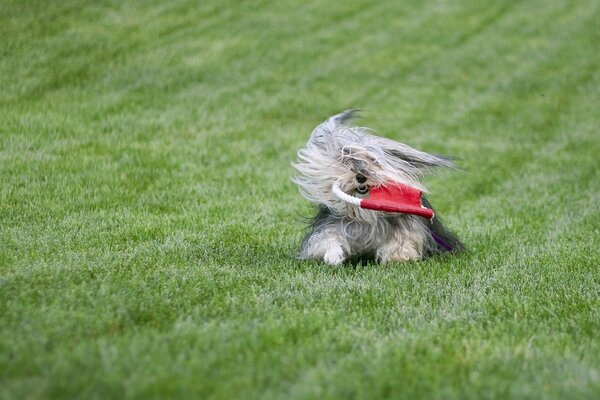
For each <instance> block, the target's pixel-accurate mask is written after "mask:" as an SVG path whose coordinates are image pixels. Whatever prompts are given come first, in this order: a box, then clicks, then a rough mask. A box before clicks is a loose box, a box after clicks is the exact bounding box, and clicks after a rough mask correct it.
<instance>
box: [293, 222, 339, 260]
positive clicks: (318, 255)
mask: <svg viewBox="0 0 600 400" xmlns="http://www.w3.org/2000/svg"><path fill="white" fill-rule="evenodd" d="M347 247H348V246H346V248H347ZM300 258H304V259H313V260H323V261H324V262H325V263H327V264H329V265H341V264H342V263H343V262H344V261H345V260H346V258H347V251H346V250H344V241H343V239H342V238H341V237H340V236H339V235H338V233H337V230H336V229H333V228H332V229H324V230H322V231H321V232H318V233H315V234H313V235H312V236H310V237H309V238H307V240H305V242H304V244H303V246H302V250H301V251H300Z"/></svg>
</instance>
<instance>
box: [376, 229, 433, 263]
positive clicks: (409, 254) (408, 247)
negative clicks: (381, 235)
mask: <svg viewBox="0 0 600 400" xmlns="http://www.w3.org/2000/svg"><path fill="white" fill-rule="evenodd" d="M424 249H425V234H424V232H422V231H421V230H420V229H416V230H414V228H413V229H410V230H406V229H398V230H396V231H394V232H392V233H391V234H390V236H389V238H388V239H387V240H386V241H385V242H384V243H383V244H382V245H381V246H380V247H379V249H377V260H378V261H379V262H381V263H382V264H386V263H389V262H393V261H415V260H420V259H422V258H423V254H424Z"/></svg>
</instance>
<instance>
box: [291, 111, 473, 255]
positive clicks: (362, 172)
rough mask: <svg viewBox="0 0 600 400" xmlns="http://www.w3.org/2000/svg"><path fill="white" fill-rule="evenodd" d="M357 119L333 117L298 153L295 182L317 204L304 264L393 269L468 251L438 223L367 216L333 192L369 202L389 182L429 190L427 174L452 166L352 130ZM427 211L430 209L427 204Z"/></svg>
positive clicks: (396, 216)
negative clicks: (423, 180) (361, 262)
mask: <svg viewBox="0 0 600 400" xmlns="http://www.w3.org/2000/svg"><path fill="white" fill-rule="evenodd" d="M354 116H355V112H354V111H352V110H351V111H345V112H343V113H341V114H338V115H334V116H333V117H331V118H329V119H328V120H326V121H325V122H323V123H322V124H321V125H319V126H318V127H317V128H315V130H314V131H313V132H312V134H311V137H310V139H309V141H308V143H307V144H306V147H304V148H302V149H301V150H300V151H299V152H298V162H297V163H295V164H294V167H295V168H296V169H297V170H298V172H299V174H298V175H297V176H296V178H295V179H294V181H295V182H296V183H297V184H298V185H299V186H300V190H301V192H302V194H303V195H304V197H306V198H307V199H309V200H310V201H312V202H313V203H315V204H317V205H318V212H317V215H316V216H315V217H314V218H313V220H312V223H311V226H310V231H309V232H308V234H307V235H306V237H305V238H304V240H303V242H302V246H301V249H300V258H302V259H315V260H323V261H324V262H326V263H327V264H331V265H340V264H341V263H343V262H344V261H346V260H348V259H353V258H372V259H375V260H377V261H379V262H382V263H387V262H392V261H410V260H419V259H422V258H424V257H427V256H429V255H433V254H439V253H444V252H450V251H457V250H461V249H462V248H463V245H462V244H461V243H460V241H459V240H458V239H457V238H456V237H455V236H454V235H453V234H452V233H450V232H448V231H447V230H446V229H445V228H444V226H443V225H442V224H441V222H440V221H439V219H438V218H437V217H433V218H432V219H431V220H429V219H426V218H423V217H420V216H417V215H410V214H400V213H387V212H381V211H373V210H367V209H363V208H360V207H358V206H356V205H353V204H348V203H346V202H344V201H342V200H340V199H339V198H338V197H337V196H336V195H335V194H334V193H333V192H332V186H333V185H334V184H335V185H338V187H339V188H340V189H341V190H342V191H343V192H345V193H347V194H350V195H353V196H357V197H368V196H369V191H370V189H371V188H374V187H378V186H382V185H386V184H389V183H390V182H398V183H401V184H405V185H408V186H412V187H414V188H417V189H420V190H424V188H423V186H422V185H421V184H420V183H419V180H418V178H419V177H420V176H422V175H423V173H425V172H427V171H428V170H429V169H430V168H432V167H452V166H453V165H452V163H451V162H450V161H449V160H448V159H446V158H443V157H439V156H435V155H431V154H427V153H424V152H421V151H418V150H415V149H413V148H411V147H409V146H407V145H404V144H402V143H398V142H395V141H393V140H389V139H385V138H381V137H378V136H375V135H373V134H371V133H370V132H369V130H368V129H365V128H359V127H353V126H350V125H349V124H348V123H349V122H350V120H351V119H352V118H353V117H354ZM423 205H424V206H426V207H430V206H429V204H428V203H427V200H426V199H424V198H423Z"/></svg>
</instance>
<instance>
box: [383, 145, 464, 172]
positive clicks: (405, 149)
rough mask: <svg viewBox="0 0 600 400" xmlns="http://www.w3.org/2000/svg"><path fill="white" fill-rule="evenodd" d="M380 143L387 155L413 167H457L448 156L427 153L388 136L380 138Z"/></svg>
mask: <svg viewBox="0 0 600 400" xmlns="http://www.w3.org/2000/svg"><path fill="white" fill-rule="evenodd" d="M380 144H381V147H382V148H383V149H384V152H385V153H386V155H387V156H389V157H393V158H397V159H399V160H401V161H403V162H405V163H408V164H410V165H411V166H412V167H413V168H417V169H429V168H433V167H445V168H456V167H455V166H454V163H453V162H452V159H451V158H449V157H446V156H441V155H437V154H429V153H425V152H424V151H420V150H417V149H414V148H412V147H410V146H407V145H405V144H403V143H399V142H395V141H393V140H390V139H386V138H380Z"/></svg>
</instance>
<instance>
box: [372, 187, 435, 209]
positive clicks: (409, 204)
mask: <svg viewBox="0 0 600 400" xmlns="http://www.w3.org/2000/svg"><path fill="white" fill-rule="evenodd" d="M422 194H423V192H422V191H420V190H419V189H415V188H413V187H410V186H408V185H404V184H401V183H397V182H393V183H388V184H387V185H385V186H378V187H375V188H372V189H371V193H370V196H369V197H368V198H365V199H362V200H361V202H360V207H361V208H366V209H369V210H376V211H385V212H396V213H403V214H415V215H420V216H421V217H425V218H433V216H434V212H433V210H432V209H431V208H427V207H425V206H423V205H422V204H421V195H422Z"/></svg>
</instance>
